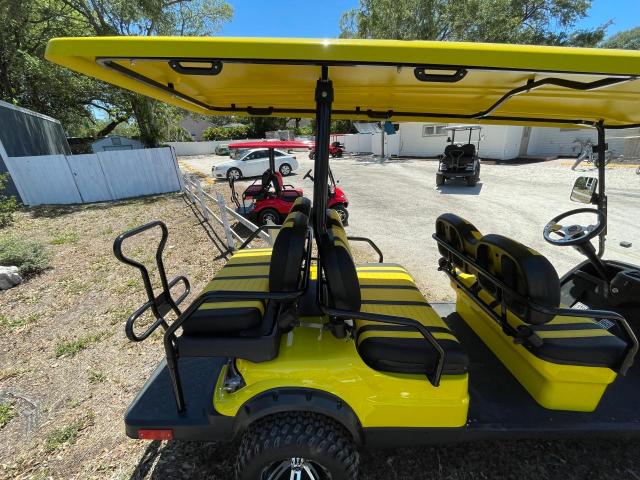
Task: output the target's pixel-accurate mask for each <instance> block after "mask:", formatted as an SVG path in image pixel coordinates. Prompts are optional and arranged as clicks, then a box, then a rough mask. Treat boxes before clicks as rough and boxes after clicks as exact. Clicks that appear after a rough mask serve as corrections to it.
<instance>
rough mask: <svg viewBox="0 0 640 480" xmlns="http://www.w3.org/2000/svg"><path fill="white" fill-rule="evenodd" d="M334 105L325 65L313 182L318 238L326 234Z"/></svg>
mask: <svg viewBox="0 0 640 480" xmlns="http://www.w3.org/2000/svg"><path fill="white" fill-rule="evenodd" d="M332 103H333V83H332V82H331V80H329V67H327V66H326V65H323V66H322V74H321V77H320V79H319V80H318V82H317V83H316V152H315V163H314V181H313V228H314V230H315V236H316V238H320V236H321V235H322V234H324V233H325V232H326V218H325V217H326V214H325V211H326V209H327V197H328V193H329V184H328V182H329V180H328V177H329V136H330V134H331V105H332Z"/></svg>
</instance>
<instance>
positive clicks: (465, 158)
mask: <svg viewBox="0 0 640 480" xmlns="http://www.w3.org/2000/svg"><path fill="white" fill-rule="evenodd" d="M475 155H476V146H475V145H474V144H472V143H467V144H465V145H456V144H453V145H447V146H446V147H445V149H444V156H445V158H444V160H448V161H449V162H453V161H455V160H457V161H459V162H460V163H468V162H470V161H472V160H473V159H474V158H475Z"/></svg>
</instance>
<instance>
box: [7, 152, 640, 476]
mask: <svg viewBox="0 0 640 480" xmlns="http://www.w3.org/2000/svg"><path fill="white" fill-rule="evenodd" d="M299 158H300V157H299ZM213 161H219V160H218V159H215V160H212V159H211V158H200V159H194V158H190V159H182V164H183V166H188V167H189V168H191V169H194V170H198V169H200V170H202V171H203V173H205V174H206V173H208V172H209V171H210V167H211V163H212V162H213ZM302 163H303V165H302V168H301V170H300V172H299V174H298V175H297V176H294V177H292V178H291V179H290V180H291V183H294V184H296V185H300V186H303V187H304V188H305V191H307V192H308V193H311V188H312V186H311V182H309V181H308V180H305V181H303V180H302V175H303V174H304V172H305V171H306V169H307V168H309V166H310V162H308V161H307V160H303V162H302ZM333 168H334V172H335V174H336V176H337V177H338V178H339V179H340V180H341V186H343V188H344V189H345V190H346V192H347V194H348V195H349V196H350V197H351V201H352V204H351V206H350V211H351V222H350V223H351V226H350V227H349V228H350V233H351V234H353V235H367V236H370V237H372V238H373V239H374V240H376V242H378V244H379V245H380V246H381V247H382V249H383V250H384V251H385V253H386V255H387V257H386V260H388V261H398V262H400V263H403V264H405V265H406V266H407V267H408V268H409V269H410V270H411V271H412V272H413V273H414V274H415V275H416V277H417V279H418V281H419V283H420V285H421V286H422V288H423V291H424V292H425V294H426V295H427V296H428V297H429V298H430V299H432V300H433V299H443V298H450V295H451V294H450V292H449V289H448V287H447V286H446V284H445V281H444V277H443V276H441V275H439V274H434V273H435V262H436V254H435V246H434V245H433V241H432V240H431V239H430V235H431V233H432V231H433V224H434V221H435V218H436V217H437V215H438V214H440V213H441V212H444V211H453V212H456V213H460V214H463V215H465V216H466V217H467V218H469V220H471V221H473V222H474V223H476V225H477V226H478V227H479V228H480V229H481V230H482V231H484V232H489V231H494V232H499V233H503V234H506V235H513V236H516V238H518V239H520V240H522V241H524V242H525V243H529V244H531V246H533V247H535V248H538V249H540V250H541V251H543V252H544V253H545V254H546V255H548V256H549V257H550V258H551V259H552V261H553V262H554V263H555V264H556V265H557V267H558V269H559V270H560V271H564V270H566V268H568V267H569V266H570V265H571V264H572V263H573V262H575V261H578V260H579V259H580V257H579V255H578V254H577V253H576V252H574V251H572V250H571V249H560V248H553V247H550V246H547V245H546V244H545V243H544V242H543V241H542V240H541V238H540V230H541V228H542V225H543V224H544V223H545V222H546V221H547V220H548V219H549V217H552V216H554V215H555V214H557V213H559V212H561V211H564V210H567V209H569V208H572V206H574V204H571V203H569V202H568V200H567V197H568V192H569V189H570V187H571V183H572V180H573V178H574V177H575V176H576V175H577V174H576V173H573V172H571V171H570V170H569V167H568V166H567V165H564V163H563V162H562V161H557V162H549V163H546V164H544V165H540V164H537V165H519V166H494V165H484V166H483V175H482V177H483V178H482V182H483V183H482V184H481V185H479V186H478V188H476V189H468V188H467V187H464V186H453V185H452V186H447V187H446V188H444V189H442V191H438V190H436V189H435V188H434V186H433V180H434V173H435V169H436V164H435V163H434V162H429V161H421V160H410V159H408V160H404V159H401V160H392V161H388V162H382V163H380V162H377V161H375V160H373V159H372V158H371V157H354V158H345V159H340V160H335V161H333ZM639 185H640V179H639V178H638V177H636V176H635V175H633V173H632V171H631V170H627V169H622V168H620V169H612V170H611V175H610V186H611V189H610V193H611V198H610V208H611V216H612V219H613V220H612V225H611V233H610V237H609V238H610V241H609V247H610V249H609V255H610V256H611V257H614V258H622V259H627V260H636V262H637V260H638V249H637V248H638V247H637V245H635V244H634V246H633V247H632V248H631V249H628V250H627V249H622V248H621V247H618V246H617V244H618V242H619V241H620V240H630V241H633V240H634V239H635V238H637V237H638V223H637V221H636V220H635V215H637V212H638V202H640V200H639V197H640V193H639V191H638V186H639ZM517 187H524V188H521V189H518V188H517ZM209 188H215V187H211V186H210V187H209ZM226 190H227V189H226V187H225V191H226ZM381 192H383V193H386V192H389V193H391V192H393V193H395V192H400V195H397V199H398V201H396V202H394V203H393V204H392V203H391V202H386V203H385V202H382V201H380V200H381V195H380V193H381ZM518 195H520V196H518ZM549 200H550V201H551V202H553V203H555V205H551V204H550V202H549ZM543 201H544V206H543ZM490 213H491V214H494V215H490ZM495 214H497V215H495ZM156 218H159V219H163V220H165V221H166V222H167V223H168V226H169V229H170V232H171V233H170V235H171V236H170V240H169V243H168V247H167V255H166V257H167V261H166V263H167V270H168V272H169V273H170V275H171V274H178V273H181V274H186V275H188V276H189V278H190V280H191V281H192V287H193V288H192V289H193V291H194V292H199V291H200V290H201V289H202V287H203V286H204V285H205V284H206V282H207V281H208V280H209V279H210V278H211V277H212V276H213V275H214V274H215V272H216V271H217V270H218V269H219V268H220V267H221V266H222V264H223V259H222V258H221V257H220V254H221V251H220V249H219V248H218V247H217V246H216V245H218V244H219V242H220V241H219V238H218V237H222V235H221V232H216V231H214V232H209V234H207V232H205V230H204V229H203V228H202V226H201V225H200V224H199V222H198V220H197V219H196V217H195V216H194V213H193V212H192V210H191V209H190V207H189V206H188V205H187V204H186V203H185V202H184V200H183V199H182V197H180V196H176V195H169V196H163V197H152V198H146V199H139V200H134V201H128V202H119V203H115V204H97V205H89V206H84V207H69V208H49V209H34V210H31V211H28V212H25V213H23V214H21V215H20V216H19V218H18V221H17V223H16V225H15V226H14V227H12V228H11V229H10V230H9V231H8V232H6V233H16V234H19V235H22V236H25V237H29V238H34V239H38V240H41V241H42V242H44V243H47V244H49V248H50V249H51V251H52V253H53V259H52V268H51V269H50V270H48V271H46V272H45V273H43V274H42V275H39V276H37V277H35V278H32V279H29V280H28V282H26V283H25V284H24V285H22V286H20V287H18V288H15V289H12V290H9V291H7V292H3V293H0V312H1V313H2V314H3V315H5V316H6V317H8V318H9V319H10V320H24V321H20V322H16V324H15V325H17V326H11V325H9V324H6V323H4V324H2V325H0V402H1V403H3V404H7V403H8V404H11V405H12V411H13V415H14V417H13V418H12V419H11V420H9V421H8V423H7V424H6V425H5V426H4V427H0V478H2V479H16V478H18V479H27V478H28V479H49V478H54V479H85V478H96V479H98V478H99V479H143V478H145V479H147V478H148V479H151V478H153V479H163V480H164V479H187V478H189V479H195V478H210V479H224V480H229V479H231V478H233V473H232V472H233V462H234V458H235V452H236V448H237V446H236V445H223V444H205V443H176V442H163V443H158V442H152V443H148V442H143V441H134V440H130V439H128V438H126V437H125V435H124V431H123V425H122V417H123V414H124V410H125V409H126V407H127V405H128V404H129V402H130V401H131V400H132V399H133V397H134V396H135V394H136V392H137V391H138V389H139V388H140V387H141V386H142V384H143V383H144V381H145V380H146V378H147V377H148V375H149V374H150V373H151V371H152V370H153V369H154V368H155V365H156V364H157V362H158V361H159V360H160V359H161V358H162V355H163V354H162V346H161V341H160V335H154V336H153V337H152V338H151V339H149V340H148V341H147V342H145V343H144V344H132V343H131V342H129V341H128V340H127V339H126V338H125V336H124V333H123V328H122V325H123V323H124V320H125V319H126V317H127V315H128V314H129V312H130V311H131V310H132V309H133V308H134V307H137V306H138V305H139V304H140V303H141V302H142V301H143V299H144V294H143V290H142V285H141V282H139V281H137V276H136V275H135V273H134V272H133V271H132V270H130V269H129V267H126V266H124V265H122V264H120V263H118V262H117V261H116V260H115V259H114V257H113V255H112V253H111V244H112V241H113V238H114V237H115V235H117V234H118V233H119V232H121V231H123V230H125V229H127V228H131V227H133V226H136V225H139V224H141V223H144V222H146V221H149V220H151V219H156ZM494 224H495V225H494ZM4 234H5V231H2V232H1V233H0V235H4ZM216 235H218V237H216ZM151 245H152V243H151V240H150V239H146V240H144V239H142V240H140V241H139V242H134V244H133V245H132V246H131V250H130V252H131V253H132V254H134V255H135V256H136V257H137V258H143V259H145V260H147V261H148V260H150V259H151V256H152V254H153V250H152V247H151ZM188 301H189V300H187V302H188ZM78 340H82V345H83V346H82V348H79V349H78V350H77V351H75V353H63V354H61V355H58V353H59V352H60V351H61V350H60V349H61V346H63V345H68V342H73V341H78ZM639 446H640V444H639V443H638V442H623V441H612V440H607V441H596V440H588V441H572V442H570V441H557V442H543V441H538V442H534V441H512V442H508V443H507V442H481V443H476V444H468V445H467V444H460V445H452V446H442V447H420V448H418V447H416V448H409V449H402V450H385V451H364V452H362V456H361V465H362V468H361V470H362V476H361V478H363V479H374V480H383V479H384V480H387V479H404V478H415V479H443V480H444V479H450V480H466V479H489V478H500V479H517V480H534V479H536V480H538V479H563V480H567V479H571V480H573V479H576V480H577V479H583V478H586V477H592V478H606V479H612V480H613V479H623V478H624V479H626V478H628V479H636V480H638V479H640V456H638V454H637V452H638V447H639Z"/></svg>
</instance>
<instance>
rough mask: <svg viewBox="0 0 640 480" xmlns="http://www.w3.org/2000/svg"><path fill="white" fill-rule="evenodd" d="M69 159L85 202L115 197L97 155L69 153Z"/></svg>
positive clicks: (101, 200) (103, 200)
mask: <svg viewBox="0 0 640 480" xmlns="http://www.w3.org/2000/svg"><path fill="white" fill-rule="evenodd" d="M67 161H68V162H69V168H71V173H72V174H73V176H74V177H75V182H76V186H77V187H78V191H79V192H80V196H81V197H82V201H83V202H105V201H108V200H113V199H114V197H113V192H112V191H111V189H110V188H109V182H107V179H106V178H105V176H104V172H103V171H102V166H101V165H100V159H99V158H98V156H97V155H93V154H88V155H69V156H68V157H67Z"/></svg>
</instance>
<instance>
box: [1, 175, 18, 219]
mask: <svg viewBox="0 0 640 480" xmlns="http://www.w3.org/2000/svg"><path fill="white" fill-rule="evenodd" d="M8 182H9V174H8V173H4V174H2V175H0V228H3V227H6V226H8V225H11V224H12V223H13V214H14V213H15V212H16V210H18V207H19V204H18V201H17V200H16V197H14V196H8V195H3V194H2V191H3V190H4V189H5V188H6V186H7V184H8Z"/></svg>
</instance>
